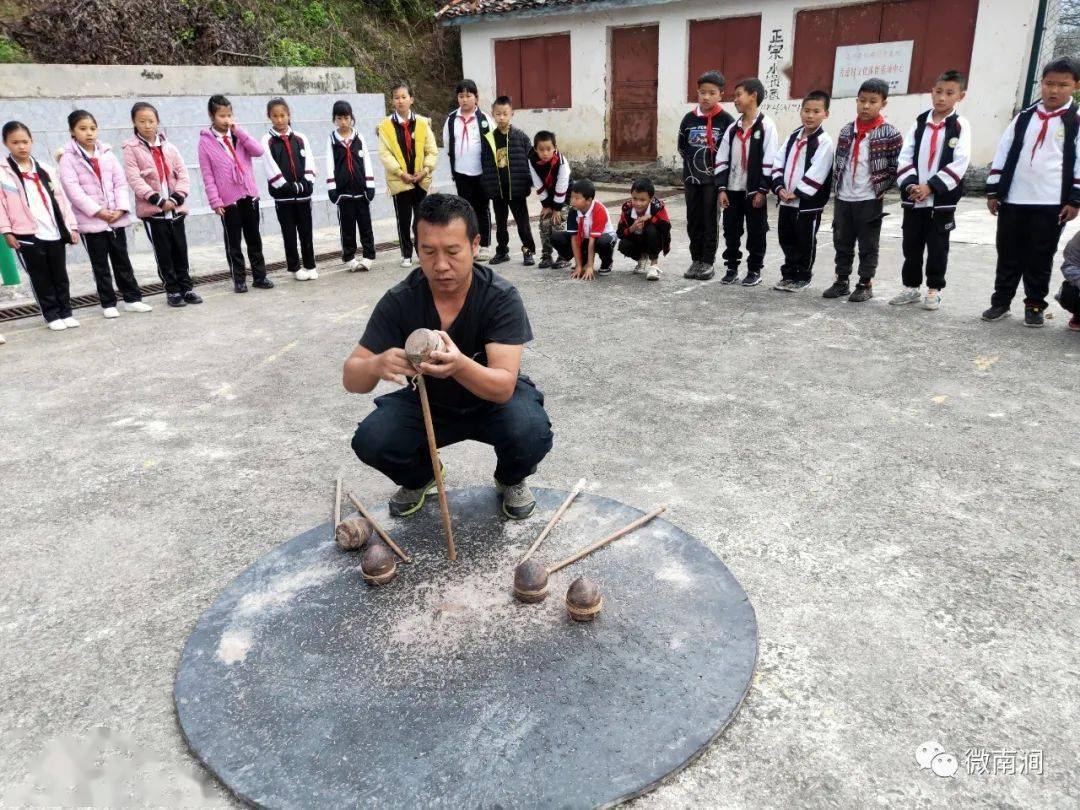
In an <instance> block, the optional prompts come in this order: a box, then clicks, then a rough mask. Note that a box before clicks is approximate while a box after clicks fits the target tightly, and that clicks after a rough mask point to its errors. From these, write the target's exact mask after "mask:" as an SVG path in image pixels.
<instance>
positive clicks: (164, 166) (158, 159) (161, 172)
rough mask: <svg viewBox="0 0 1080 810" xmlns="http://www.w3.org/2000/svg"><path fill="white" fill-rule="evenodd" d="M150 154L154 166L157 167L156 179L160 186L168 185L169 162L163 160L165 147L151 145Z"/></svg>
mask: <svg viewBox="0 0 1080 810" xmlns="http://www.w3.org/2000/svg"><path fill="white" fill-rule="evenodd" d="M147 145H149V144H147ZM150 154H151V155H152V156H153V158H154V168H155V169H157V176H158V181H159V182H160V183H161V187H162V188H164V187H165V186H166V185H168V177H169V164H168V163H166V162H165V147H163V146H151V147H150Z"/></svg>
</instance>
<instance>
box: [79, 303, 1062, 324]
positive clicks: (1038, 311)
mask: <svg viewBox="0 0 1080 810" xmlns="http://www.w3.org/2000/svg"><path fill="white" fill-rule="evenodd" d="M65 323H66V321H65ZM1045 323H1046V319H1045V318H1044V317H1043V311H1042V308H1040V307H1024V326H1030V327H1031V328H1032V329H1038V328H1039V327H1040V326H1042V325H1044V324H1045ZM70 325H71V324H68V326H70Z"/></svg>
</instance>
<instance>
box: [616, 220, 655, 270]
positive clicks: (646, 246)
mask: <svg viewBox="0 0 1080 810" xmlns="http://www.w3.org/2000/svg"><path fill="white" fill-rule="evenodd" d="M662 250H663V240H662V239H661V238H660V231H659V230H658V229H657V227H656V226H655V225H653V223H651V222H646V223H645V227H644V228H642V229H641V233H631V234H629V235H628V236H626V237H624V238H622V239H620V240H619V253H621V254H622V255H623V256H629V257H630V258H631V259H633V260H634V261H637V260H638V259H642V258H648V259H651V260H653V261H656V260H657V259H659V258H660V251H662Z"/></svg>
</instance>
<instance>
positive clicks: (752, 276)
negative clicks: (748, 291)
mask: <svg viewBox="0 0 1080 810" xmlns="http://www.w3.org/2000/svg"><path fill="white" fill-rule="evenodd" d="M760 283H761V273H756V272H753V271H751V272H749V273H747V274H746V278H744V279H743V280H742V285H743V286H744V287H756V286H757V285H758V284H760Z"/></svg>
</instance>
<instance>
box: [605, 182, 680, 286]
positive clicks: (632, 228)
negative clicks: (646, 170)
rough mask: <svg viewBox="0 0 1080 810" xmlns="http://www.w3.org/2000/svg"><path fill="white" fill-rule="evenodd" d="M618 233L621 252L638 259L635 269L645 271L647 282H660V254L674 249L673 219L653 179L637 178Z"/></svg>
mask: <svg viewBox="0 0 1080 810" xmlns="http://www.w3.org/2000/svg"><path fill="white" fill-rule="evenodd" d="M615 232H616V234H617V235H618V237H619V252H620V253H621V254H623V255H624V256H627V257H629V258H631V259H633V260H634V261H635V262H637V266H636V267H635V268H634V272H635V273H646V275H645V278H646V279H647V280H648V281H658V280H659V278H660V276H661V274H662V271H661V270H660V254H661V253H664V254H667V253H668V251H670V250H671V218H670V217H668V212H667V206H665V205H664V201H663V200H661V199H658V198H657V197H656V187H655V186H653V182H652V180H650V179H649V178H647V177H641V178H638V179H637V180H635V181H634V184H633V185H632V186H631V187H630V199H629V200H627V201H626V202H624V203H623V206H622V212H621V213H620V215H619V225H618V227H617V228H616V229H615Z"/></svg>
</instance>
